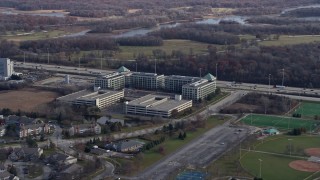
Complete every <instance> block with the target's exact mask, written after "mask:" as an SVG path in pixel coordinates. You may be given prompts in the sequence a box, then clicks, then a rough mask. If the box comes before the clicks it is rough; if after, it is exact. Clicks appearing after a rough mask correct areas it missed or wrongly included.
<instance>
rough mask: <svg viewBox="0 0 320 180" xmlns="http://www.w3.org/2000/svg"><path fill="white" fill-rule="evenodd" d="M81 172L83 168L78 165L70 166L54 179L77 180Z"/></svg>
mask: <svg viewBox="0 0 320 180" xmlns="http://www.w3.org/2000/svg"><path fill="white" fill-rule="evenodd" d="M81 172H83V167H82V166H81V165H79V164H72V165H70V166H68V167H67V168H65V169H64V170H63V171H61V172H60V173H59V176H58V177H57V178H56V179H61V180H65V179H79V178H80V176H81Z"/></svg>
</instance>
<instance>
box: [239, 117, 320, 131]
mask: <svg viewBox="0 0 320 180" xmlns="http://www.w3.org/2000/svg"><path fill="white" fill-rule="evenodd" d="M241 122H243V123H245V124H248V125H253V126H258V127H275V128H278V129H282V130H290V129H293V128H306V129H307V130H310V129H311V130H313V129H315V128H316V124H317V125H319V124H320V121H314V120H305V119H301V118H293V117H287V116H266V115H258V114H252V115H248V116H246V117H245V118H243V119H242V120H241Z"/></svg>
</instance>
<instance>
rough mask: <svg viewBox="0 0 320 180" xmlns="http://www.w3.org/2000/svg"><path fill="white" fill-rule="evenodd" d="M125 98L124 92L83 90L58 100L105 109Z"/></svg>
mask: <svg viewBox="0 0 320 180" xmlns="http://www.w3.org/2000/svg"><path fill="white" fill-rule="evenodd" d="M123 97H124V91H123V90H121V91H111V90H99V91H96V92H92V91H88V90H83V91H79V92H75V93H72V94H69V95H66V96H62V97H60V98H58V100H60V101H63V102H67V103H71V104H73V105H86V106H96V107H98V108H104V107H107V106H110V105H111V104H114V103H116V102H120V100H121V99H122V98H123Z"/></svg>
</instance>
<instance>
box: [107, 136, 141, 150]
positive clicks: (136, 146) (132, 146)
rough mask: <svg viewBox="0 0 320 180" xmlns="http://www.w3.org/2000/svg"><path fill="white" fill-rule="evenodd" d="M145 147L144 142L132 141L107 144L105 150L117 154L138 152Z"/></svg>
mask: <svg viewBox="0 0 320 180" xmlns="http://www.w3.org/2000/svg"><path fill="white" fill-rule="evenodd" d="M143 145H144V143H143V142H140V141H137V140H131V139H130V140H124V141H119V142H116V143H110V144H107V145H106V146H105V148H106V149H109V150H113V151H117V152H137V151H139V150H140V149H141V148H142V147H143Z"/></svg>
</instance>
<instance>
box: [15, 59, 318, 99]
mask: <svg viewBox="0 0 320 180" xmlns="http://www.w3.org/2000/svg"><path fill="white" fill-rule="evenodd" d="M14 64H15V67H17V68H24V69H40V70H41V69H42V70H46V71H52V72H57V73H65V74H68V73H70V74H79V75H87V76H97V75H106V74H110V73H112V72H114V71H115V70H101V69H93V68H83V67H80V68H79V67H72V66H60V65H50V64H49V65H48V64H37V63H23V62H15V63H14ZM217 86H218V87H221V88H223V89H231V90H246V91H253V92H265V93H276V94H295V95H297V96H301V97H302V96H317V95H319V96H320V89H308V88H307V89H305V88H299V87H284V88H274V87H273V86H272V85H270V86H269V85H264V84H251V83H234V82H229V81H217ZM311 99H313V98H311ZM314 99H318V100H319V101H320V98H314Z"/></svg>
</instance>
